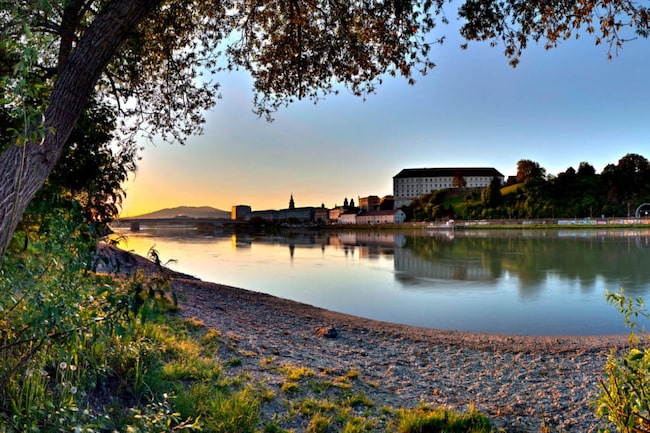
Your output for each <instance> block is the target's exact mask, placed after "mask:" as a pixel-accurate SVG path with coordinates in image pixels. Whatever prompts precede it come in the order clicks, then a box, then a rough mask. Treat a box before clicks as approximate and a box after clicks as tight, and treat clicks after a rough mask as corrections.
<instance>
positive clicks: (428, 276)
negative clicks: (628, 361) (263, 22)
mask: <svg viewBox="0 0 650 433" xmlns="http://www.w3.org/2000/svg"><path fill="white" fill-rule="evenodd" d="M117 232H118V233H117V234H118V235H120V234H122V235H125V236H126V237H127V240H126V241H125V242H123V243H122V244H121V245H120V246H121V247H122V248H124V249H127V250H132V251H134V252H136V253H138V254H141V255H146V254H147V251H148V250H149V248H151V247H154V248H155V249H156V250H157V251H158V252H159V254H160V256H161V257H162V259H163V260H174V262H170V263H169V264H168V266H169V267H170V268H172V269H175V270H178V271H181V272H184V273H188V274H191V275H194V276H196V277H198V278H201V279H202V280H205V281H211V282H216V283H222V284H227V285H231V286H235V287H241V288H245V289H249V290H253V291H259V292H264V293H268V294H272V295H275V296H279V297H283V298H287V299H292V300H295V301H300V302H304V303H308V304H312V305H316V306H319V307H323V308H327V309H330V310H335V311H339V312H342V313H348V314H354V315H357V316H361V317H367V318H371V319H377V320H383V321H388V322H396V323H402V324H407V325H415V326H422V327H427V328H437V329H447V330H460V331H472V332H490V333H501V334H510V335H515V334H516V335H605V334H613V333H624V332H627V331H626V328H625V327H624V321H623V317H622V316H621V315H620V314H619V312H618V311H617V309H616V308H615V307H613V306H611V305H609V304H608V303H607V302H606V299H605V293H606V291H610V292H617V291H618V290H619V289H620V288H621V287H622V288H624V290H625V292H626V293H627V294H629V295H631V296H634V297H646V296H647V294H648V292H649V291H650V230H645V229H608V230H598V229H588V230H564V229H561V230H557V229H554V230H548V231H545V230H530V231H522V230H509V231H495V230H487V231H479V230H468V231H455V232H453V231H430V232H426V231H422V232H412V231H411V232H393V231H377V232H372V231H340V232H332V231H325V232H297V233H288V234H282V235H278V234H274V235H263V234H259V235H250V234H239V235H234V234H225V233H223V234H214V235H210V236H206V235H201V234H199V233H198V232H196V230H195V229H193V228H190V227H186V228H179V227H167V228H147V227H142V230H141V231H140V232H137V233H131V232H128V231H121V232H120V231H119V230H117Z"/></svg>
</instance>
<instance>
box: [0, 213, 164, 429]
mask: <svg viewBox="0 0 650 433" xmlns="http://www.w3.org/2000/svg"><path fill="white" fill-rule="evenodd" d="M44 221H46V222H47V227H43V230H42V231H40V232H39V235H38V236H35V237H33V239H32V242H31V243H30V244H29V246H28V248H27V249H23V248H22V243H23V242H22V241H21V240H17V242H16V243H15V244H14V245H15V248H12V249H11V250H10V252H11V254H10V255H9V259H8V260H7V262H6V263H5V266H4V267H3V269H2V272H1V273H0V312H1V314H0V330H1V331H0V425H3V426H6V427H3V428H4V429H5V430H3V431H9V432H14V431H15V432H23V431H59V429H60V428H64V429H65V427H64V426H72V425H88V426H92V425H101V424H103V423H104V421H102V418H101V416H100V414H98V413H97V412H95V411H93V410H90V408H88V407H79V404H80V403H81V402H82V401H85V402H86V403H85V404H88V403H87V402H88V401H92V402H93V405H94V406H95V409H96V408H101V407H103V406H105V407H106V408H108V407H109V406H110V404H111V402H110V401H107V400H106V397H104V396H108V395H110V396H113V398H116V399H119V400H120V401H121V402H122V403H125V404H129V405H133V406H132V407H133V408H134V410H135V411H136V412H137V416H136V412H133V413H132V414H131V415H130V416H127V417H125V418H124V422H125V425H127V424H133V425H134V423H135V424H139V425H140V424H142V423H144V424H146V425H148V426H149V427H147V428H148V429H149V430H146V429H145V430H144V431H161V430H159V429H157V428H153V427H151V425H153V424H155V423H163V424H164V423H166V422H168V421H170V420H173V419H174V418H173V416H172V414H171V413H169V414H167V415H165V414H166V413H167V412H166V411H168V408H169V406H168V403H166V402H165V401H164V400H159V399H158V397H159V396H160V393H158V392H153V390H155V388H156V377H157V376H156V375H157V371H158V370H159V369H160V363H159V355H158V352H157V346H156V344H155V343H153V342H152V341H151V340H150V339H149V338H148V336H147V335H146V332H145V331H146V328H145V327H143V326H142V325H140V324H141V323H142V320H136V319H143V318H144V317H145V316H146V317H149V318H150V317H151V314H147V311H148V310H151V309H153V308H154V307H153V304H154V303H155V304H157V305H162V304H160V302H161V301H162V302H164V303H167V304H169V302H167V301H166V299H167V296H165V298H164V299H163V298H161V296H160V293H161V292H162V291H163V290H164V289H163V287H162V286H161V284H162V283H163V280H159V281H158V282H157V283H156V284H157V285H156V286H155V287H152V286H149V283H148V281H151V280H152V279H153V278H155V277H154V276H152V277H150V279H149V280H147V279H143V278H142V277H140V278H135V277H134V278H133V279H131V280H129V279H126V280H115V279H112V278H110V277H107V276H101V275H96V274H94V273H92V272H91V271H90V269H91V265H92V263H93V260H94V257H93V256H94V252H95V239H94V238H93V237H91V236H88V235H87V230H88V229H87V226H86V225H84V224H83V223H82V224H80V222H79V218H78V216H76V215H74V214H73V213H70V212H65V211H63V210H61V209H58V210H54V212H53V214H51V215H49V216H48V218H47V219H45V220H44ZM20 236H25V234H23V233H19V235H17V237H20ZM142 286H144V287H146V288H148V291H145V292H144V293H142V290H141V289H140V287H142ZM152 290H153V292H152ZM152 297H153V298H152ZM143 299H144V302H143V301H142V300H143ZM155 309H156V310H157V311H161V310H160V307H156V308H155ZM102 410H103V409H102ZM100 412H101V411H100ZM127 412H128V411H127ZM107 419H108V418H107ZM136 419H137V420H140V421H137V422H135V421H134V420H136ZM143 419H144V420H145V421H141V420H143ZM163 420H164V421H163ZM160 425H162V424H160ZM107 427H108V426H107ZM109 429H110V428H109ZM84 431H85V430H84Z"/></svg>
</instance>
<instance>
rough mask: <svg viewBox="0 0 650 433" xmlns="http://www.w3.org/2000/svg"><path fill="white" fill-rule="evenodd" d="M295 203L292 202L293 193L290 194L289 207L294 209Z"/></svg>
mask: <svg viewBox="0 0 650 433" xmlns="http://www.w3.org/2000/svg"><path fill="white" fill-rule="evenodd" d="M295 208H296V204H295V203H294V202H293V194H291V198H290V199H289V209H295Z"/></svg>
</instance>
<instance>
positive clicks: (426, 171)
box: [393, 167, 503, 179]
mask: <svg viewBox="0 0 650 433" xmlns="http://www.w3.org/2000/svg"><path fill="white" fill-rule="evenodd" d="M458 172H460V174H461V175H462V176H482V177H503V174H501V173H500V172H499V171H498V170H497V169H496V168H489V167H446V168H405V169H404V170H402V171H400V172H399V173H398V174H397V175H395V176H393V179H406V178H412V177H454V176H456V173H458Z"/></svg>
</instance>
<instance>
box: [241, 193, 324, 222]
mask: <svg viewBox="0 0 650 433" xmlns="http://www.w3.org/2000/svg"><path fill="white" fill-rule="evenodd" d="M235 207H241V205H240V206H234V207H233V212H235ZM248 209H250V207H248ZM316 209H317V208H315V207H311V206H308V207H296V203H295V201H294V199H293V194H291V198H290V199H289V207H288V208H287V209H280V210H257V211H252V212H250V216H249V218H248V219H251V218H255V219H262V220H265V221H269V222H285V221H297V222H313V221H315V214H316ZM321 212H322V211H321Z"/></svg>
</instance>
